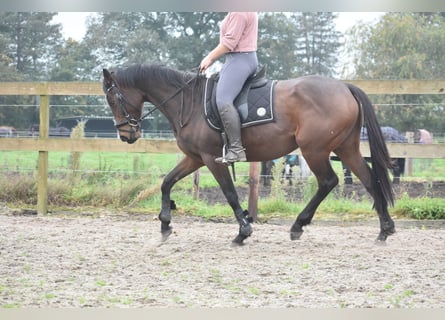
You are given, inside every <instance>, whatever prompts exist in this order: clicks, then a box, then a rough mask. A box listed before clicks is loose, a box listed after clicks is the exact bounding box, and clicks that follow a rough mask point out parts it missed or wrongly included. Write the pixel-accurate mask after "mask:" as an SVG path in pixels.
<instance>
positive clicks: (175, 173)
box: [159, 156, 203, 241]
mask: <svg viewBox="0 0 445 320" xmlns="http://www.w3.org/2000/svg"><path fill="white" fill-rule="evenodd" d="M202 166H203V164H202V163H200V162H197V161H195V160H193V159H191V158H189V157H187V156H186V157H185V158H184V159H182V160H181V161H180V162H179V163H178V165H177V166H176V167H175V168H174V169H173V170H172V171H170V172H169V173H168V174H167V175H166V176H165V178H164V181H163V182H162V185H161V192H162V203H161V212H160V213H159V220H161V234H162V240H164V241H165V240H166V239H167V238H168V236H169V235H170V234H171V233H172V227H171V226H170V222H171V218H172V216H171V210H172V200H171V199H170V193H171V189H172V188H173V186H174V185H175V183H176V182H178V181H179V180H181V179H182V178H184V177H185V176H188V175H189V174H190V173H192V172H193V171H195V170H197V169H198V168H200V167H202Z"/></svg>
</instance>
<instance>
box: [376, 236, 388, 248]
mask: <svg viewBox="0 0 445 320" xmlns="http://www.w3.org/2000/svg"><path fill="white" fill-rule="evenodd" d="M374 244H375V245H376V246H380V247H384V246H386V241H385V240H380V239H379V238H377V239H375V241H374Z"/></svg>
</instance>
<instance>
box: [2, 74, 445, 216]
mask: <svg viewBox="0 0 445 320" xmlns="http://www.w3.org/2000/svg"><path fill="white" fill-rule="evenodd" d="M345 82H349V83H352V84H355V85H357V86H358V87H360V88H361V89H363V90H364V91H365V92H366V93H367V94H445V80H345ZM0 95H28V96H29V95H31V96H40V108H39V110H40V116H39V118H40V130H39V137H38V138H2V139H1V140H0V150H3V151H4V150H6V151H14V150H17V151H18V150H22V151H25V150H27V151H37V152H38V153H39V163H38V188H37V212H38V213H43V214H45V213H47V212H48V204H47V202H48V194H47V190H48V152H51V151H79V152H87V151H101V152H106V151H117V152H153V153H158V152H159V153H166V152H178V151H179V149H178V147H177V146H176V142H175V141H169V140H144V139H141V140H139V141H138V142H136V143H135V144H133V145H128V144H125V143H122V142H121V141H118V140H112V139H77V140H76V139H60V138H59V139H58V138H49V136H48V133H49V108H50V106H49V97H50V96H52V95H54V96H57V95H73V96H85V95H103V91H102V84H101V83H100V82H1V83H0ZM388 148H389V151H390V154H391V156H393V157H409V158H445V144H439V145H437V144H436V145H415V144H388ZM361 150H362V153H363V155H364V156H368V155H369V154H368V153H369V151H368V150H369V148H368V147H367V143H362V145H361ZM295 153H298V150H297V151H296V152H295ZM251 205H252V206H253V207H255V206H256V204H255V203H254V204H249V207H250V206H251Z"/></svg>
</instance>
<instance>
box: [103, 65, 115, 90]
mask: <svg viewBox="0 0 445 320" xmlns="http://www.w3.org/2000/svg"><path fill="white" fill-rule="evenodd" d="M103 75H104V85H105V87H106V88H109V87H111V86H112V85H113V78H112V77H111V73H110V71H108V70H107V69H105V68H104V69H103Z"/></svg>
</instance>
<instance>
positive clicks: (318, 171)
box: [290, 152, 338, 240]
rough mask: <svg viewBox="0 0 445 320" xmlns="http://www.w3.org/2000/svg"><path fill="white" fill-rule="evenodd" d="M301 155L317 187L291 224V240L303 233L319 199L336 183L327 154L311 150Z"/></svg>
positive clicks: (319, 201) (336, 178)
mask: <svg viewBox="0 0 445 320" xmlns="http://www.w3.org/2000/svg"><path fill="white" fill-rule="evenodd" d="M303 156H304V158H305V160H306V162H307V164H308V165H309V167H310V168H311V170H312V172H313V173H314V174H315V176H316V178H317V182H318V189H317V192H316V193H315V195H314V196H313V197H312V199H311V200H310V201H309V203H308V204H307V205H306V207H305V208H304V209H303V211H301V212H300V214H299V215H298V217H297V220H296V221H295V223H294V224H293V226H292V228H291V230H290V238H291V240H297V239H299V238H300V237H301V235H302V234H303V226H305V225H308V224H309V223H311V221H312V218H313V217H314V214H315V210H317V208H318V206H319V205H320V203H321V201H323V199H324V198H326V196H327V195H328V194H329V192H331V190H332V189H333V188H334V187H335V186H336V185H337V184H338V177H337V175H336V174H335V172H334V170H333V169H332V167H331V164H330V162H329V156H328V155H327V154H320V153H312V152H311V153H308V154H304V153H303Z"/></svg>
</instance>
